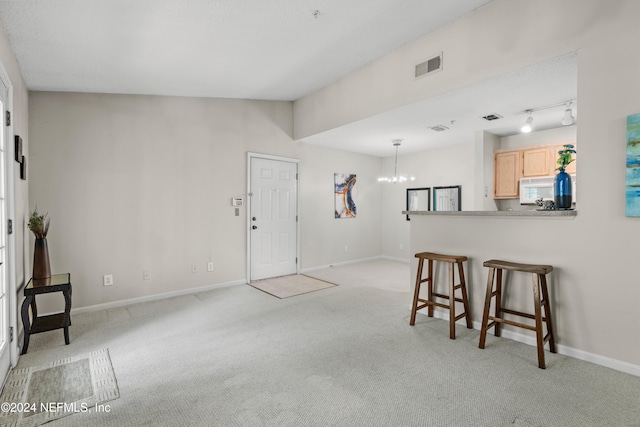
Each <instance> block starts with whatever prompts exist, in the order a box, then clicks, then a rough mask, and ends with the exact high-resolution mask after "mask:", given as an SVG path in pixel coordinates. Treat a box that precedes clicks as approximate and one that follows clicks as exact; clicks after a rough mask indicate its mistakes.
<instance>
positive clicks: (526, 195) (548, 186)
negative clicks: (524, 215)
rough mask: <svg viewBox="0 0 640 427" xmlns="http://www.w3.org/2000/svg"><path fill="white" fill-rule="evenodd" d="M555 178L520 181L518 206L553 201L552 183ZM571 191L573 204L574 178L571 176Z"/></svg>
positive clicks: (544, 177)
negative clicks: (541, 200) (537, 201)
mask: <svg viewBox="0 0 640 427" xmlns="http://www.w3.org/2000/svg"><path fill="white" fill-rule="evenodd" d="M554 180H555V177H553V176H543V177H539V178H521V179H520V204H521V205H535V204H536V200H538V199H540V198H542V199H543V200H553V195H554V194H553V192H554V191H553V187H554V185H553V183H554ZM571 191H572V193H573V203H575V202H576V176H575V175H571Z"/></svg>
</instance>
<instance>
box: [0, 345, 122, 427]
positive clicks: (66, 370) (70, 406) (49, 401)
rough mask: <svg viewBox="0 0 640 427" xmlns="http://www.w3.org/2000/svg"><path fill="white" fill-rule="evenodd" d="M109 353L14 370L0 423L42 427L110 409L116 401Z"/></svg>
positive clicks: (95, 353)
mask: <svg viewBox="0 0 640 427" xmlns="http://www.w3.org/2000/svg"><path fill="white" fill-rule="evenodd" d="M118 396H119V394H118V384H117V383H116V378H115V374H114V372H113V367H112V366H111V360H110V358H109V351H108V350H106V349H104V350H99V351H94V352H92V353H90V354H84V355H80V356H72V357H67V358H65V359H62V360H56V361H55V362H52V363H50V364H48V365H46V366H36V367H25V368H18V369H13V370H12V371H11V372H10V373H9V376H8V378H7V381H6V383H5V386H4V389H3V391H2V395H1V396H0V402H1V404H0V405H1V407H2V410H1V411H0V424H1V425H12V426H39V425H41V424H44V423H47V422H49V421H52V420H55V419H58V418H62V417H65V416H68V415H72V414H75V413H80V412H86V411H90V410H94V411H95V410H96V405H101V406H100V409H101V410H104V409H105V408H108V405H107V404H106V403H105V402H109V401H111V400H114V399H117V398H118Z"/></svg>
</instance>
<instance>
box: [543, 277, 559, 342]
mask: <svg viewBox="0 0 640 427" xmlns="http://www.w3.org/2000/svg"><path fill="white" fill-rule="evenodd" d="M540 280H541V282H542V299H543V300H544V304H543V307H544V318H545V321H546V323H547V333H548V334H549V350H550V351H551V353H555V352H556V338H555V334H554V332H553V320H552V318H551V307H550V304H551V303H550V300H549V291H548V290H547V276H541V277H540Z"/></svg>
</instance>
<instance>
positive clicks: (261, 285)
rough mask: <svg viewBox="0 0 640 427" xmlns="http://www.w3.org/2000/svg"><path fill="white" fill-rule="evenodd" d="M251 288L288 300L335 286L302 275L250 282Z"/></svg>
mask: <svg viewBox="0 0 640 427" xmlns="http://www.w3.org/2000/svg"><path fill="white" fill-rule="evenodd" d="M251 286H253V287H254V288H256V289H260V290H261V291H264V292H266V293H268V294H271V295H273V296H275V297H278V298H289V297H293V296H296V295H302V294H306V293H309V292H314V291H319V290H321V289H326V288H331V287H333V286H335V285H334V284H333V283H329V282H326V281H324V280H318V279H314V278H313V277H307V276H305V275H302V274H291V275H289V276H280V277H273V278H270V279H263V280H256V281H252V282H251Z"/></svg>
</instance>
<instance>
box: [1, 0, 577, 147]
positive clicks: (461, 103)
mask: <svg viewBox="0 0 640 427" xmlns="http://www.w3.org/2000/svg"><path fill="white" fill-rule="evenodd" d="M491 1H492V0H346V1H345V0H271V1H269V0H135V1H132V0H56V1H49V0H15V1H0V21H1V22H2V25H3V27H4V29H5V32H6V33H7V37H8V39H9V42H10V44H11V47H12V49H13V51H14V52H15V55H16V57H17V60H18V63H19V64H20V67H21V70H22V73H23V76H24V79H25V81H26V84H27V87H28V88H29V89H30V90H48V91H72V92H97V93H126V94H145V95H173V96H197V97H219V98H246V99H271V100H295V99H298V98H300V97H302V96H304V95H307V94H309V93H312V92H314V91H316V90H318V89H320V88H322V87H324V86H326V85H328V84H330V83H332V82H334V81H335V80H337V79H338V78H340V77H342V76H344V75H345V74H347V73H349V72H350V71H352V70H355V69H357V68H359V67H361V66H363V65H365V64H367V63H370V62H371V61H373V60H375V59H377V58H379V57H382V56H384V55H385V54H387V53H389V52H391V51H393V50H395V49H397V48H399V47H400V46H402V45H404V44H406V43H409V42H411V41H413V40H415V39H417V38H419V37H421V36H423V35H425V34H428V33H430V32H432V31H434V30H436V29H437V28H439V27H441V26H443V25H446V24H448V23H450V22H452V21H454V20H455V19H457V18H459V17H461V16H463V15H466V14H468V13H470V12H472V11H473V10H475V9H477V8H479V7H482V6H483V5H485V4H487V3H490V2H491ZM576 75H577V73H576V72H575V56H571V55H569V56H568V57H563V58H561V59H558V60H556V61H550V62H549V63H546V64H539V65H538V66H534V67H530V68H529V69H526V70H520V72H514V73H511V74H510V75H507V76H503V77H501V78H497V79H493V80H492V81H487V82H483V83H481V84H479V85H474V86H473V87H469V88H464V89H461V90H458V91H455V92H454V93H449V94H445V95H442V96H439V97H437V98H433V99H430V100H427V101H424V102H421V103H418V104H415V105H412V106H408V107H405V108H403V109H400V110H397V111H392V112H389V113H386V114H383V115H380V116H377V117H374V118H370V119H367V120H364V121H361V122H358V123H354V124H352V125H349V126H345V127H342V128H339V129H335V130H332V131H329V132H325V133H324V134H321V135H316V136H314V137H311V138H305V142H308V143H317V144H323V145H327V146H335V147H336V148H340V149H345V150H351V151H357V152H362V153H367V154H372V155H376V156H387V155H392V154H393V152H394V151H393V147H392V144H391V140H392V139H395V138H404V139H405V142H404V143H403V146H402V148H401V149H402V152H404V153H408V152H411V151H418V150H424V149H428V148H433V147H437V146H442V145H444V144H447V143H456V142H461V138H462V135H466V136H465V138H467V140H468V135H469V133H471V134H473V132H474V131H476V130H480V129H486V128H487V127H491V128H494V127H496V126H497V127H498V129H494V130H492V131H494V132H496V133H500V132H502V134H509V133H515V132H516V128H517V127H519V126H520V125H521V123H522V122H523V121H524V119H525V117H523V116H519V117H518V121H519V123H518V125H515V119H514V118H513V117H512V116H513V115H514V113H515V112H517V111H521V110H524V109H528V108H536V107H539V106H544V105H550V104H553V103H558V102H562V101H564V100H566V99H573V98H575V97H576ZM560 110H563V108H560ZM549 112H550V110H549V111H547V112H545V113H549ZM488 113H498V114H501V115H504V116H505V119H504V120H500V121H498V122H495V123H488V124H485V123H483V122H481V121H479V119H478V117H479V116H482V115H485V114H488ZM560 114H561V113H560ZM543 116H544V114H543V112H541V113H540V114H539V115H536V116H534V118H535V122H534V124H538V125H539V126H540V125H542V126H543V127H551V125H550V124H549V123H550V122H549V123H547V124H543V123H542V122H543V121H544V118H543ZM508 119H509V120H508ZM451 120H455V122H454V125H453V126H449V125H450V121H451ZM558 120H559V119H558ZM554 123H557V120H555V119H554ZM436 124H442V125H446V126H449V127H451V129H452V130H451V131H447V132H442V133H440V134H438V135H436V134H435V132H433V131H430V130H428V129H427V128H428V127H429V126H433V125H436Z"/></svg>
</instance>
